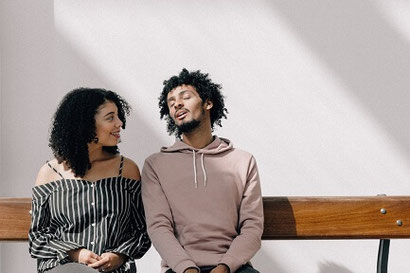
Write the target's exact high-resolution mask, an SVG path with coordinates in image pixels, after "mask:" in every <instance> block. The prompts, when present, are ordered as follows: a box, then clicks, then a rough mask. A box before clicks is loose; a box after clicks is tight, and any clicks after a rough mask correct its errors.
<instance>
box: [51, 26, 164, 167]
mask: <svg viewBox="0 0 410 273" xmlns="http://www.w3.org/2000/svg"><path fill="white" fill-rule="evenodd" d="M55 35H56V43H57V44H56V47H57V48H58V52H59V54H57V56H55V58H56V59H57V61H56V62H57V63H58V67H56V70H57V73H56V74H57V77H58V78H60V82H63V83H64V85H65V86H68V89H67V92H68V91H69V90H70V89H73V88H77V87H101V88H105V89H111V90H113V91H115V92H118V93H119V94H120V95H121V96H123V97H124V98H125V99H127V101H128V102H130V103H131V100H130V95H129V94H127V93H126V91H128V90H122V89H121V88H119V87H117V86H115V85H113V84H112V83H110V82H107V80H106V78H107V77H105V76H104V75H101V74H100V73H99V71H98V70H97V69H95V68H94V67H93V66H92V64H90V63H88V62H87V59H86V58H84V56H81V54H80V53H79V52H77V50H76V49H75V48H73V46H72V45H71V44H70V41H67V40H66V38H64V37H63V36H62V35H61V34H60V33H58V32H56V34H55ZM61 52H63V53H61ZM90 79H91V80H90ZM131 107H132V111H131V115H130V117H129V118H128V119H127V126H126V129H125V132H126V133H125V134H126V139H127V140H128V141H124V143H121V144H120V146H119V148H120V150H121V153H123V152H124V155H125V156H129V157H130V158H131V159H133V160H134V161H135V162H136V163H137V164H138V166H139V167H140V169H142V167H143V166H142V164H143V162H144V159H145V158H146V157H147V156H149V155H150V154H152V153H154V152H158V151H159V150H160V147H161V145H164V143H162V142H163V140H161V138H160V137H159V136H158V135H157V133H156V132H154V131H153V130H152V129H151V127H150V126H147V124H146V121H144V120H143V119H142V118H141V115H139V113H138V105H135V104H132V103H131ZM154 107H155V105H154ZM158 119H159V110H158ZM163 130H164V131H163V134H164V135H166V134H167V132H166V126H165V122H164V127H163ZM131 141H132V143H130V142H131ZM166 144H169V143H166Z"/></svg>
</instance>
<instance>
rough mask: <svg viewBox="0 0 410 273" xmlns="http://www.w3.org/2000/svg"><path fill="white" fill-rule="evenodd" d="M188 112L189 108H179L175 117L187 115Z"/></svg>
mask: <svg viewBox="0 0 410 273" xmlns="http://www.w3.org/2000/svg"><path fill="white" fill-rule="evenodd" d="M187 113H188V111H187V110H179V111H177V112H176V113H175V118H176V119H179V118H180V117H181V116H183V115H186V114H187Z"/></svg>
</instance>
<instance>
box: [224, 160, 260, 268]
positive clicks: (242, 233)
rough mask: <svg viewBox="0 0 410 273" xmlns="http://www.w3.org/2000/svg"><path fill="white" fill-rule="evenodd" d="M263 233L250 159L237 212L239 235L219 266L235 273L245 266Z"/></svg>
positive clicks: (256, 179)
mask: <svg viewBox="0 0 410 273" xmlns="http://www.w3.org/2000/svg"><path fill="white" fill-rule="evenodd" d="M262 233H263V206H262V194H261V187H260V181H259V174H258V168H257V165H256V161H255V159H254V157H252V158H251V160H250V164H249V169H248V175H247V181H246V185H245V189H244V192H243V197H242V202H241V206H240V210H239V235H238V236H237V237H236V238H235V239H234V240H233V241H232V244H231V246H230V247H229V249H228V251H227V252H226V254H225V255H224V256H223V257H222V259H221V261H220V262H219V263H220V264H226V265H227V266H228V267H229V269H230V272H235V271H236V270H237V269H238V268H239V267H240V266H242V265H243V264H246V263H247V262H249V261H250V259H251V258H252V257H253V256H254V255H255V254H256V252H257V251H258V250H259V248H260V247H261V237H262Z"/></svg>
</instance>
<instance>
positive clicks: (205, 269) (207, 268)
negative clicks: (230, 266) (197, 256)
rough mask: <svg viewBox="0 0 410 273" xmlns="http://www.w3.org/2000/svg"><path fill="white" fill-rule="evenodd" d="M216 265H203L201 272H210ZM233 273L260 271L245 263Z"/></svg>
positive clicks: (170, 272)
mask: <svg viewBox="0 0 410 273" xmlns="http://www.w3.org/2000/svg"><path fill="white" fill-rule="evenodd" d="M214 267H215V266H203V267H200V269H201V273H209V272H211V270H212V269H213V268H214ZM165 273H175V272H174V271H172V269H168V270H167V272H165ZM231 273H259V271H258V270H256V269H254V268H253V267H252V266H251V265H249V264H245V265H243V266H241V267H240V268H239V269H238V270H236V271H235V272H231Z"/></svg>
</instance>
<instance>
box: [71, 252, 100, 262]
mask: <svg viewBox="0 0 410 273" xmlns="http://www.w3.org/2000/svg"><path fill="white" fill-rule="evenodd" d="M68 255H69V257H70V259H71V260H72V261H73V262H77V263H80V264H86V265H90V264H93V263H96V262H98V261H99V260H101V259H102V258H101V257H100V256H98V255H97V254H95V253H94V252H92V251H91V250H88V249H85V248H78V249H74V250H70V251H68Z"/></svg>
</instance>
